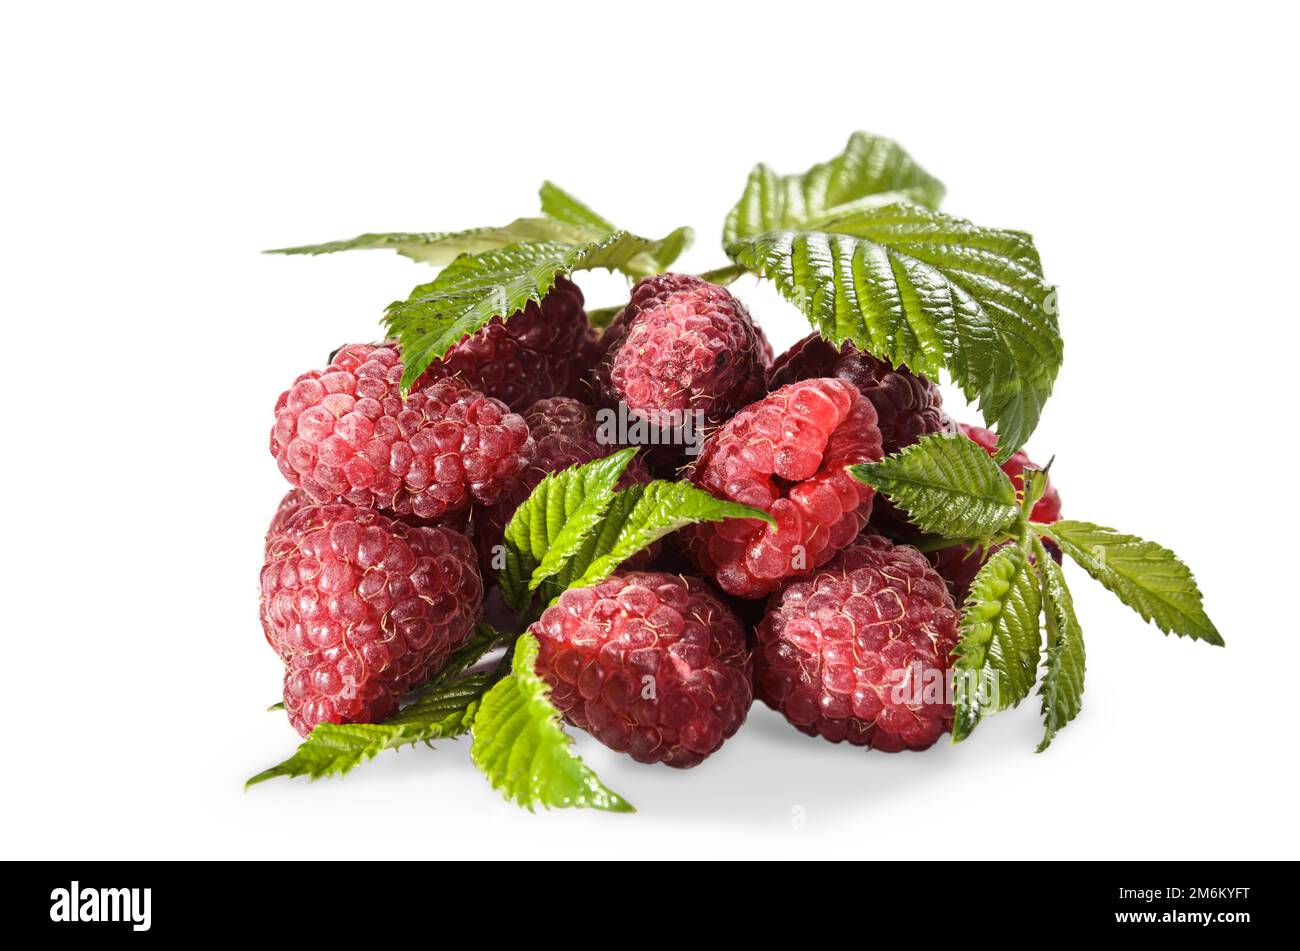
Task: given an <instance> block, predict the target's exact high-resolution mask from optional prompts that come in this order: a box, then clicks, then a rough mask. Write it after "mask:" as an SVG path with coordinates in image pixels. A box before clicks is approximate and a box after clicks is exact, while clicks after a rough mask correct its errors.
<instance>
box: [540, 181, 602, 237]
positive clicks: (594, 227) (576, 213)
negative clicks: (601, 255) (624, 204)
mask: <svg viewBox="0 0 1300 951" xmlns="http://www.w3.org/2000/svg"><path fill="white" fill-rule="evenodd" d="M538 196H539V197H540V198H541V200H542V214H544V215H545V216H546V217H547V218H550V219H552V220H553V221H559V222H562V223H564V224H567V225H573V226H575V227H578V228H585V229H587V230H588V231H597V232H601V233H605V234H608V233H609V232H611V231H617V230H618V229H617V228H615V227H614V225H613V223H612V222H610V221H609V219H607V218H603V217H601V216H600V215H598V214H596V213H595V212H594V211H592V210H591V209H590V208H589V207H588V206H587V205H585V204H583V203H582V202H581V201H579V200H578V199H577V198H575V197H574V196H573V195H570V194H569V193H568V192H566V191H565V190H564V189H563V188H561V187H560V186H559V185H557V184H555V183H554V182H542V187H541V188H539V189H538Z"/></svg>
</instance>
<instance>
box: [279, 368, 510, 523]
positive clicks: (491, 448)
mask: <svg viewBox="0 0 1300 951" xmlns="http://www.w3.org/2000/svg"><path fill="white" fill-rule="evenodd" d="M401 377H402V364H401V358H400V356H399V355H398V351H397V348H396V347H395V346H392V345H383V346H370V345H369V344H355V345H353V346H348V347H344V348H343V349H341V350H339V351H338V352H337V353H336V354H335V355H334V358H333V360H331V361H330V365H329V366H328V367H326V368H325V369H324V370H312V371H311V372H309V373H304V374H303V375H302V376H300V377H298V379H297V380H296V381H295V382H294V384H293V387H292V388H291V389H289V390H288V391H286V392H285V393H283V394H281V396H280V399H279V401H278V402H277V403H276V406H275V426H274V428H273V429H272V430H271V453H272V455H274V456H275V459H276V462H277V463H278V464H279V466H280V471H281V472H283V473H284V475H285V477H286V478H287V479H288V480H289V482H290V483H292V484H293V485H295V486H298V487H300V488H301V489H302V490H303V491H304V492H306V493H307V495H308V496H310V497H311V498H312V500H313V501H315V502H318V503H326V502H333V501H336V500H342V501H346V502H349V503H351V504H353V505H358V506H362V507H370V506H373V507H377V508H384V509H389V510H391V511H393V512H396V513H397V514H399V515H414V516H416V517H418V518H422V519H440V518H442V517H443V516H444V515H446V514H447V513H449V512H455V511H457V510H458V509H463V508H465V507H467V506H468V505H469V504H470V501H471V499H473V500H476V501H479V502H483V503H489V504H490V503H492V502H495V501H496V500H497V498H499V497H500V496H501V495H502V494H503V493H504V492H506V491H508V490H509V489H511V488H512V487H513V486H514V485H516V484H517V483H518V480H519V476H520V474H521V473H522V472H523V470H524V468H525V467H526V466H527V465H528V464H529V463H530V462H531V461H532V458H533V452H534V447H533V442H532V439H531V437H530V436H529V435H528V425H527V424H526V423H525V422H524V420H523V417H521V416H519V415H517V414H515V413H512V412H510V411H509V409H508V408H507V407H506V405H505V404H504V403H502V402H501V401H499V400H495V399H492V398H490V397H487V396H484V395H483V394H482V393H480V392H478V391H477V390H472V389H469V388H468V387H467V386H466V385H465V384H464V383H463V382H461V381H460V380H458V379H455V378H451V379H447V380H442V381H437V382H434V383H428V384H424V385H422V386H421V387H420V388H419V389H418V390H416V391H415V392H413V393H411V394H410V396H409V397H407V399H406V400H405V401H403V400H402V398H401V395H400V391H399V383H400V381H401Z"/></svg>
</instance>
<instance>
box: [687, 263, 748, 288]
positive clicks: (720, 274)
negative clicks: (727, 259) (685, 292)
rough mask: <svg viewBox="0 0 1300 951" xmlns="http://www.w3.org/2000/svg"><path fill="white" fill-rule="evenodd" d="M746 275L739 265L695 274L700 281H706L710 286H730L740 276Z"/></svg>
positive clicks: (729, 265) (730, 265)
mask: <svg viewBox="0 0 1300 951" xmlns="http://www.w3.org/2000/svg"><path fill="white" fill-rule="evenodd" d="M746 273H748V272H747V271H746V270H745V269H744V268H743V267H741V266H740V265H739V264H728V265H726V266H724V267H715V268H714V269H713V270H712V271H704V272H703V273H701V274H697V275H696V277H698V278H699V279H700V280H701V281H708V282H709V283H710V284H730V283H731V282H732V281H734V280H735V279H736V278H738V277H740V276H741V275H742V274H746Z"/></svg>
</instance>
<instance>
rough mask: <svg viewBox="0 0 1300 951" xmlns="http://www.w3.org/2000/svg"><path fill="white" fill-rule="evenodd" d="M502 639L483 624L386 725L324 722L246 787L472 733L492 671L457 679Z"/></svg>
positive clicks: (334, 770) (331, 772)
mask: <svg viewBox="0 0 1300 951" xmlns="http://www.w3.org/2000/svg"><path fill="white" fill-rule="evenodd" d="M501 637H502V635H500V634H499V633H497V632H496V631H494V630H493V629H492V628H491V627H489V626H488V625H486V624H480V625H479V626H478V627H477V628H476V629H475V632H474V635H473V636H472V637H471V638H470V640H469V642H468V643H467V644H465V645H464V646H463V647H462V648H461V649H460V650H458V651H456V653H454V654H453V655H452V656H451V658H450V659H449V660H448V661H447V664H446V666H445V667H443V669H442V670H441V671H439V672H438V674H437V676H435V677H434V678H433V679H432V680H431V681H430V682H429V683H428V684H427V685H426V686H425V687H424V688H423V689H422V691H421V692H420V693H419V694H418V696H417V698H416V699H415V701H414V702H412V703H411V704H409V705H407V706H406V707H404V708H402V709H401V710H400V711H398V712H397V713H396V714H394V715H393V716H392V717H389V718H388V719H387V720H385V721H384V722H383V723H341V724H336V723H322V724H320V725H319V726H317V727H316V728H315V729H314V730H312V731H311V734H310V735H309V736H308V737H307V739H306V740H304V741H303V742H302V743H301V744H300V745H299V747H298V750H297V752H295V753H294V754H293V756H291V757H289V758H288V759H287V760H285V761H284V762H283V763H280V764H279V765H278V766H272V767H271V768H270V769H267V770H263V771H262V772H260V773H258V774H257V775H256V776H254V777H252V778H251V779H249V780H248V782H247V783H246V784H245V788H247V787H248V786H252V785H254V784H256V783H261V782H265V781H266V780H268V779H273V778H275V777H276V776H289V777H293V776H307V777H310V778H311V779H312V780H316V779H319V778H320V777H322V776H342V775H344V774H346V773H348V772H350V771H351V770H352V769H353V768H354V767H356V766H359V765H360V764H362V763H364V762H367V761H368V760H371V759H374V758H375V757H376V756H377V755H379V753H381V752H382V751H384V750H392V749H397V748H398V747H401V746H409V745H412V744H415V743H419V742H425V743H427V742H430V741H432V740H436V739H447V738H450V737H454V736H459V735H460V734H462V733H464V732H465V731H466V730H467V729H469V725H470V723H471V722H472V720H473V717H474V711H475V709H476V708H477V706H478V701H479V698H480V697H482V696H483V692H484V691H485V690H486V689H487V688H488V687H489V686H491V684H492V683H493V682H495V680H496V678H495V677H494V676H493V675H492V674H490V673H486V672H485V673H476V674H470V675H468V676H465V677H460V676H458V675H459V674H461V673H462V672H463V671H465V670H467V669H468V668H469V667H472V666H473V665H474V664H476V663H477V662H478V661H479V660H481V659H482V658H483V656H484V655H486V654H487V653H488V651H490V650H491V649H492V648H493V647H494V646H495V645H496V644H497V643H498V642H499V641H500V640H501Z"/></svg>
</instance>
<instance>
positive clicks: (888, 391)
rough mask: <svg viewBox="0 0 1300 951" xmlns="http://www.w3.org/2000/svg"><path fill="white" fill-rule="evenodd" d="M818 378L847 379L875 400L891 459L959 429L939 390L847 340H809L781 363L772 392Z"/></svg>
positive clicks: (772, 380)
mask: <svg viewBox="0 0 1300 951" xmlns="http://www.w3.org/2000/svg"><path fill="white" fill-rule="evenodd" d="M814 377H834V378H836V379H838V380H847V381H848V382H849V383H852V384H853V385H854V386H856V387H857V388H858V391H859V392H860V393H861V394H862V395H863V396H865V397H866V398H867V399H869V400H870V401H871V405H872V406H873V407H875V410H876V421H877V425H878V426H879V427H880V443H881V448H882V450H883V451H884V453H885V455H887V456H888V455H891V454H892V453H895V452H898V450H900V449H902V448H904V447H905V446H910V445H912V443H914V442H916V441H917V440H918V439H920V438H921V437H922V436H925V435H928V434H929V433H938V432H956V424H955V423H953V421H952V420H951V419H950V418H949V417H948V415H947V414H946V413H944V411H943V397H942V396H941V395H940V394H939V387H937V386H935V385H934V384H933V383H931V382H930V381H929V380H927V379H926V378H925V377H923V376H917V375H916V374H915V373H912V372H911V371H910V370H908V369H907V367H899V368H898V369H895V368H894V367H892V366H890V365H889V364H888V363H887V362H885V361H884V360H879V359H877V358H876V357H873V356H872V355H871V354H869V353H863V352H862V351H861V350H859V349H858V348H857V347H855V346H854V345H853V343H852V342H851V341H848V340H846V341H844V344H843V345H842V346H840V347H836V346H835V345H834V344H833V343H831V342H830V341H829V340H825V339H823V338H822V337H821V336H820V335H819V334H810V335H809V336H807V337H804V338H803V339H802V340H800V341H799V342H798V343H796V344H795V345H794V346H792V347H791V348H790V349H789V350H787V351H786V352H785V353H783V354H781V356H779V357H777V358H776V362H775V363H774V364H773V365H772V370H771V372H770V373H769V374H768V377H767V379H768V389H771V390H775V389H778V388H779V387H782V386H785V385H786V384H788V383H794V382H796V381H797V380H809V379H813V378H814Z"/></svg>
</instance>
